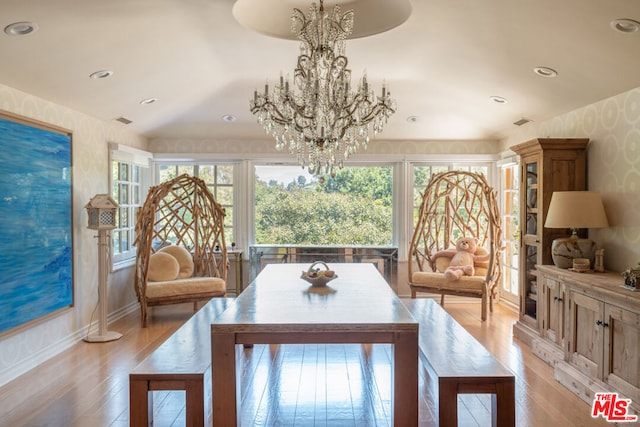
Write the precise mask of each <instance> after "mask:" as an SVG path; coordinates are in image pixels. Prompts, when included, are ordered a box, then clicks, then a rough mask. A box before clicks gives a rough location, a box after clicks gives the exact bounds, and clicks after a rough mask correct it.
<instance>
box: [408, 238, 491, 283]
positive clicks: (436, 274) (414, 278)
mask: <svg viewBox="0 0 640 427" xmlns="http://www.w3.org/2000/svg"><path fill="white" fill-rule="evenodd" d="M487 253H488V252H487V250H486V249H485V248H478V249H476V255H486V254H487ZM450 262H451V258H448V257H440V258H438V259H436V270H437V271H416V272H414V273H413V274H412V275H411V284H412V285H418V286H420V285H425V286H429V287H432V288H442V289H452V288H455V289H457V290H460V291H481V290H482V287H483V286H484V284H485V280H486V275H487V267H488V264H489V263H488V262H483V263H476V264H475V265H474V267H475V275H473V276H462V277H460V279H458V280H449V279H447V278H445V277H444V274H442V273H443V272H444V270H446V269H447V267H448V266H449V263H450Z"/></svg>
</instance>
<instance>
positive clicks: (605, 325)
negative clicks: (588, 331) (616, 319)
mask: <svg viewBox="0 0 640 427" xmlns="http://www.w3.org/2000/svg"><path fill="white" fill-rule="evenodd" d="M596 325H597V326H602V327H603V328H608V327H609V324H608V323H607V322H603V321H602V320H596Z"/></svg>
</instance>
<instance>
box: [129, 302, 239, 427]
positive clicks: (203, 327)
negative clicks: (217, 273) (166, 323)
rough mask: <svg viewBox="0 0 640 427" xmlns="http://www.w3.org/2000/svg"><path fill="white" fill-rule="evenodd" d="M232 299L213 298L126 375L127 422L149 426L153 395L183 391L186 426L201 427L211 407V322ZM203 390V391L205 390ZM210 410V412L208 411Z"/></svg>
mask: <svg viewBox="0 0 640 427" xmlns="http://www.w3.org/2000/svg"><path fill="white" fill-rule="evenodd" d="M233 301H234V298H213V299H211V300H210V301H209V302H207V304H206V305H204V306H203V307H202V308H201V309H200V310H198V311H197V312H196V313H195V314H194V315H193V316H191V318H190V319H189V320H187V321H186V322H185V324H184V325H182V326H181V327H180V328H179V329H178V330H177V331H176V332H174V333H173V334H172V335H171V336H170V337H169V338H168V339H167V340H166V341H165V342H163V343H162V344H161V345H160V346H159V347H158V348H157V349H156V350H154V351H153V353H151V354H150V355H149V356H147V357H146V358H145V359H144V360H143V361H142V362H140V364H139V365H138V366H136V368H135V369H134V370H133V372H131V373H130V374H129V423H130V425H131V427H138V426H144V427H146V426H150V425H152V424H153V392H154V391H160V390H184V391H185V392H186V393H185V394H186V425H187V426H189V427H191V426H204V424H205V419H206V417H207V414H206V412H205V405H206V404H207V403H208V406H209V408H210V407H211V396H210V395H209V396H208V398H205V389H208V390H209V392H210V390H211V323H212V322H213V319H215V318H216V317H218V315H220V314H222V312H223V311H225V310H226V309H227V307H229V306H231V305H232V304H233ZM205 387H206V388H205ZM209 410H210V409H209Z"/></svg>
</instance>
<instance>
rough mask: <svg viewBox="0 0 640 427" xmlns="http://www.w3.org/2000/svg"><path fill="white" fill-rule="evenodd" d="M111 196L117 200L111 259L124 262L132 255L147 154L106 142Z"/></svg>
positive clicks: (143, 187) (149, 155)
mask: <svg viewBox="0 0 640 427" xmlns="http://www.w3.org/2000/svg"><path fill="white" fill-rule="evenodd" d="M110 156H111V176H110V182H111V197H113V199H114V200H115V201H116V202H118V205H119V208H118V212H117V214H116V228H115V229H114V230H113V231H112V234H111V236H112V243H113V245H112V254H111V256H112V262H113V264H114V265H116V264H119V263H125V262H127V261H129V260H131V259H133V258H135V256H136V252H135V247H134V246H133V243H134V241H135V226H136V217H137V214H138V210H139V209H140V207H141V206H142V203H143V202H144V200H143V194H144V192H145V191H146V185H145V184H146V182H148V179H147V177H148V174H149V159H150V158H151V154H150V153H147V152H145V151H142V150H138V149H135V148H131V147H126V146H123V145H120V144H110Z"/></svg>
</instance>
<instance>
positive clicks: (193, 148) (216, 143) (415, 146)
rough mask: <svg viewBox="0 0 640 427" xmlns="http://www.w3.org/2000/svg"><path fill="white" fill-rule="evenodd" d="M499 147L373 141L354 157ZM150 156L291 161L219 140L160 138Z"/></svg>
mask: <svg viewBox="0 0 640 427" xmlns="http://www.w3.org/2000/svg"><path fill="white" fill-rule="evenodd" d="M499 150H500V144H499V143H498V142H496V141H428V142H427V143H425V141H385V140H382V139H372V140H371V142H369V146H368V148H367V150H366V151H362V152H361V153H360V154H359V155H358V154H357V155H354V156H352V157H351V160H359V159H362V158H366V157H367V156H369V155H377V156H380V155H388V154H390V155H398V156H405V155H406V156H411V155H424V154H497V153H498V152H499ZM149 151H151V152H152V153H184V154H186V153H193V154H204V153H224V154H225V155H234V154H237V157H238V158H243V159H244V158H247V156H250V158H258V157H260V158H265V157H269V158H272V157H278V158H280V157H282V158H286V159H291V158H292V157H291V154H289V152H288V151H286V150H284V151H277V150H276V149H275V143H274V142H273V141H271V140H266V139H265V140H234V139H229V140H219V139H214V138H212V139H180V138H174V139H162V138H156V139H151V140H150V141H149Z"/></svg>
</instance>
